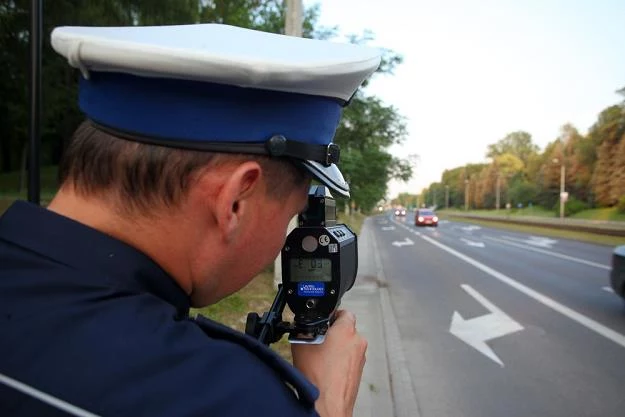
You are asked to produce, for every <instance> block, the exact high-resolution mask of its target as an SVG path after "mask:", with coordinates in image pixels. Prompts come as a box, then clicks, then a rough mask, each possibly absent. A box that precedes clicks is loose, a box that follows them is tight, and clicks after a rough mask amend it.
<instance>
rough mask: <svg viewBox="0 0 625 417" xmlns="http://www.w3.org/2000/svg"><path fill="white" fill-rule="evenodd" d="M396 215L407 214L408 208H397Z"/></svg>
mask: <svg viewBox="0 0 625 417" xmlns="http://www.w3.org/2000/svg"><path fill="white" fill-rule="evenodd" d="M395 215H396V216H405V215H406V209H405V208H396V209H395Z"/></svg>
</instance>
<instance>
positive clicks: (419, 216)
mask: <svg viewBox="0 0 625 417" xmlns="http://www.w3.org/2000/svg"><path fill="white" fill-rule="evenodd" d="M414 224H415V226H434V227H437V226H438V216H436V214H435V213H434V212H433V211H432V210H429V209H419V210H417V211H416V212H415V215H414Z"/></svg>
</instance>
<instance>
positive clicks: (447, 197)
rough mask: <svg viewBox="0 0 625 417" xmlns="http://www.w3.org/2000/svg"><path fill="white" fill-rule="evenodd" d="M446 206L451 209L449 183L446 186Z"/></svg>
mask: <svg viewBox="0 0 625 417" xmlns="http://www.w3.org/2000/svg"><path fill="white" fill-rule="evenodd" d="M445 208H446V209H449V185H446V186H445Z"/></svg>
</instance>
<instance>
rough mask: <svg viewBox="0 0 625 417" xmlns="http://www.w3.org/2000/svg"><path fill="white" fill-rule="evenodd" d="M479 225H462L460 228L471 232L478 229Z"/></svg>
mask: <svg viewBox="0 0 625 417" xmlns="http://www.w3.org/2000/svg"><path fill="white" fill-rule="evenodd" d="M480 229H481V227H480V226H463V227H462V230H464V231H465V232H472V231H474V230H480Z"/></svg>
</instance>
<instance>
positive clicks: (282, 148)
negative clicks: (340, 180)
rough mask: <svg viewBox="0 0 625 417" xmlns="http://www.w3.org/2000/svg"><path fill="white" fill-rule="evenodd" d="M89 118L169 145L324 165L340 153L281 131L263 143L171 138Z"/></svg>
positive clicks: (132, 136)
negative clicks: (157, 136) (121, 127)
mask: <svg viewBox="0 0 625 417" xmlns="http://www.w3.org/2000/svg"><path fill="white" fill-rule="evenodd" d="M89 122H90V123H91V125H92V126H93V127H94V128H96V129H98V130H101V131H103V132H105V133H108V134H110V135H113V136H116V137H119V138H122V139H126V140H131V141H133V142H140V143H145V144H150V145H158V146H166V147H169V148H179V149H189V150H196V151H210V152H223V153H243V154H246V153H247V154H254V155H269V156H274V157H287V158H296V159H301V160H309V161H315V162H319V163H321V164H323V165H325V166H330V165H332V164H338V162H339V160H340V155H341V152H340V148H339V146H338V145H336V144H334V143H329V144H327V145H315V144H310V143H304V142H299V141H296V140H291V139H287V138H286V137H284V136H283V135H273V136H272V137H271V138H269V139H268V140H267V141H265V142H264V143H246V142H204V141H202V142H200V141H189V140H180V139H173V138H155V137H148V136H143V135H140V134H135V133H132V132H126V131H122V130H120V129H114V128H111V127H108V126H105V125H102V124H101V123H98V122H95V121H93V120H89Z"/></svg>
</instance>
